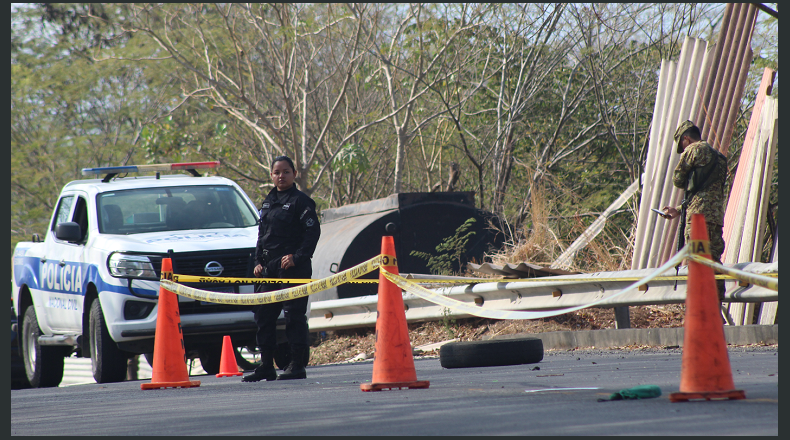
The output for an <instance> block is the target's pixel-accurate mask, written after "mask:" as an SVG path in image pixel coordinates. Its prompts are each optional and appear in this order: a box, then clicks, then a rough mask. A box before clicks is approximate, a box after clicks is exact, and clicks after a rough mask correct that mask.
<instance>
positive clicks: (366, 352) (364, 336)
mask: <svg viewBox="0 0 790 440" xmlns="http://www.w3.org/2000/svg"><path fill="white" fill-rule="evenodd" d="M685 309H686V306H685V304H669V305H662V306H635V307H630V316H631V328H670V327H682V326H683V317H684V315H685ZM613 328H615V318H614V309H600V308H590V309H583V310H578V311H576V312H571V313H566V314H563V315H559V316H554V317H551V318H543V319H535V320H496V319H484V318H470V319H457V320H456V319H448V320H444V321H431V322H425V323H413V324H409V339H410V340H411V345H412V347H419V346H421V345H427V344H432V343H436V342H442V341H446V340H449V339H458V340H461V341H477V340H481V339H483V337H492V336H499V335H508V334H514V333H545V332H555V331H574V330H580V331H581V330H600V329H613ZM375 343H376V336H375V329H374V328H372V327H371V328H365V329H354V330H336V331H329V332H325V334H323V336H322V335H319V336H318V338H316V340H315V341H314V343H313V345H312V347H311V348H310V365H323V364H330V363H336V362H344V361H351V360H353V359H356V360H364V359H370V358H372V357H373V349H374V346H375ZM426 354H437V355H438V350H435V352H429V353H426Z"/></svg>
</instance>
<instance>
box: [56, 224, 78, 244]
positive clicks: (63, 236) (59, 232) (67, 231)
mask: <svg viewBox="0 0 790 440" xmlns="http://www.w3.org/2000/svg"><path fill="white" fill-rule="evenodd" d="M55 237H57V239H58V240H63V241H68V242H70V243H77V242H79V241H80V240H81V239H82V231H81V230H80V225H79V224H77V223H75V222H63V223H58V225H57V226H55Z"/></svg>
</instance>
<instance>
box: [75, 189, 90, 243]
mask: <svg viewBox="0 0 790 440" xmlns="http://www.w3.org/2000/svg"><path fill="white" fill-rule="evenodd" d="M72 221H73V222H74V223H77V224H78V225H80V231H81V232H82V235H80V241H81V242H84V241H85V238H86V237H87V236H88V203H87V202H86V201H85V199H84V198H83V197H79V198H78V199H77V206H76V207H74V218H73V219H72Z"/></svg>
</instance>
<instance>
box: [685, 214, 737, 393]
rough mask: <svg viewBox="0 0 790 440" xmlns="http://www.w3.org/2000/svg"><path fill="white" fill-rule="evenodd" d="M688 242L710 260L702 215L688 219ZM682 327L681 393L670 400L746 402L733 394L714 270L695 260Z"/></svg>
mask: <svg viewBox="0 0 790 440" xmlns="http://www.w3.org/2000/svg"><path fill="white" fill-rule="evenodd" d="M690 238H691V240H689V245H690V246H691V249H692V252H695V253H698V254H702V256H703V257H707V258H710V240H709V238H708V231H707V228H706V227H705V217H704V216H703V215H702V214H693V215H692V216H691V237H690ZM684 327H685V329H684V335H683V358H682V361H683V364H682V366H681V372H680V391H679V392H677V393H672V394H670V395H669V400H670V401H671V402H682V401H688V400H696V399H705V400H711V399H745V398H746V394H745V393H744V392H743V390H736V389H735V384H734V383H733V381H732V369H731V368H730V358H729V355H728V354H727V341H726V340H725V339H724V324H723V323H722V321H721V312H720V309H719V297H718V294H717V290H716V279H715V276H714V274H713V268H711V267H709V266H706V265H704V264H701V263H698V262H696V261H694V260H690V261H689V269H688V284H687V288H686V318H685V323H684Z"/></svg>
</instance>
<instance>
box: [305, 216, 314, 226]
mask: <svg viewBox="0 0 790 440" xmlns="http://www.w3.org/2000/svg"><path fill="white" fill-rule="evenodd" d="M304 224H305V225H307V227H308V228H309V227H311V226H313V225H314V224H315V221H314V220H313V218H312V217H311V218H308V219H307V221H306V222H304Z"/></svg>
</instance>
